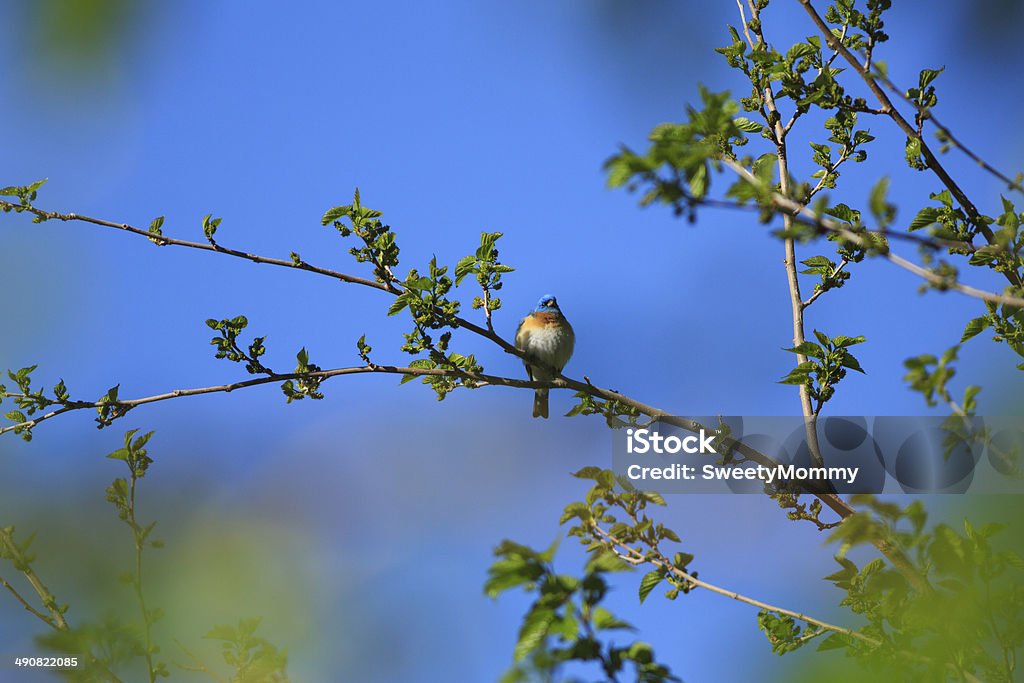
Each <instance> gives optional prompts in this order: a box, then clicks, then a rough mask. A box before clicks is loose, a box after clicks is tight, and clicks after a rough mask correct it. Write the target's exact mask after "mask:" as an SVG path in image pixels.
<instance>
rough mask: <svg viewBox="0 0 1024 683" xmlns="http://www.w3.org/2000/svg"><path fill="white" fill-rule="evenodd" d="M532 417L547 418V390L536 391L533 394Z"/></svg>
mask: <svg viewBox="0 0 1024 683" xmlns="http://www.w3.org/2000/svg"><path fill="white" fill-rule="evenodd" d="M533 416H534V417H543V418H547V416H548V390H547V389H537V390H536V391H534V392H533Z"/></svg>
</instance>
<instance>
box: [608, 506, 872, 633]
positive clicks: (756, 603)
mask: <svg viewBox="0 0 1024 683" xmlns="http://www.w3.org/2000/svg"><path fill="white" fill-rule="evenodd" d="M591 530H592V531H593V532H594V533H595V534H597V535H598V536H600V537H601V538H603V539H604V540H605V543H606V544H611V545H613V546H615V547H618V548H621V549H622V551H623V552H625V553H626V555H627V557H623V556H622V555H621V554H620V553H618V552H616V553H615V554H616V555H618V556H619V557H620V558H621V559H623V560H626V561H627V562H630V564H642V563H644V562H648V563H650V564H652V565H654V566H655V567H658V568H660V569H662V570H664V571H666V572H669V573H671V574H673V575H675V576H676V577H677V578H679V579H681V580H682V581H683V582H685V583H686V584H688V585H690V586H696V587H699V588H703V589H705V590H708V591H711V592H712V593H717V594H719V595H724V596H725V597H727V598H732V599H733V600H737V601H739V602H742V603H745V604H747V605H751V606H753V607H757V608H759V609H763V610H767V611H769V612H774V613H776V614H783V615H785V616H789V617H793V618H794V619H799V620H800V621H803V622H806V623H808V624H813V625H815V626H817V627H819V628H822V629H825V630H826V631H834V632H835V633H842V634H843V635H846V636H850V637H851V638H855V639H857V640H860V641H863V642H865V643H868V644H869V645H873V646H875V647H877V646H879V645H881V644H882V643H881V641H879V640H876V639H875V638H871V637H870V636H866V635H864V634H863V633H858V632H857V631H854V630H853V629H849V628H845V627H843V626H837V625H835V624H830V623H829V622H827V621H822V620H821V619H816V618H814V617H812V616H808V615H806V614H804V613H802V612H795V611H793V610H789V609H786V608H784V607H779V606H777V605H771V604H769V603H767V602H763V601H761V600H757V599H755V598H751V597H749V596H746V595H743V594H742V593H737V592H736V591H731V590H728V589H726V588H722V587H720V586H716V585H715V584H713V583H708V582H707V581H704V580H702V579H698V578H697V577H696V576H693V575H692V574H689V573H688V572H685V571H683V570H682V569H680V568H679V567H677V566H675V565H674V564H672V562H670V561H669V560H668V558H666V557H665V556H664V555H662V554H661V553H660V552H657V553H656V554H655V556H654V557H647V556H645V555H644V554H643V553H641V552H640V551H639V550H637V549H636V548H633V547H632V546H630V545H629V544H628V543H624V542H622V541H620V540H619V539H617V538H615V537H614V536H612V535H611V534H609V533H608V532H607V531H606V530H605V529H603V528H602V527H601V526H599V525H598V524H597V523H596V522H595V523H592V524H591Z"/></svg>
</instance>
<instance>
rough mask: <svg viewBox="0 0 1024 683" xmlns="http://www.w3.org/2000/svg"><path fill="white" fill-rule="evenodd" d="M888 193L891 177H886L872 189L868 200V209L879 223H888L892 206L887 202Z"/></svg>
mask: <svg viewBox="0 0 1024 683" xmlns="http://www.w3.org/2000/svg"><path fill="white" fill-rule="evenodd" d="M888 192H889V177H888V176H885V177H883V178H882V179H881V180H879V181H878V182H877V183H875V186H874V187H873V188H872V189H871V195H870V196H869V198H868V207H869V208H870V209H871V214H872V215H873V216H874V217H875V220H877V221H878V222H879V223H887V222H888V215H889V212H890V206H889V204H888V203H887V202H886V200H885V198H886V195H887V194H888Z"/></svg>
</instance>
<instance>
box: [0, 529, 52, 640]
mask: <svg viewBox="0 0 1024 683" xmlns="http://www.w3.org/2000/svg"><path fill="white" fill-rule="evenodd" d="M0 549H2V550H3V553H2V554H3V555H4V556H6V557H8V558H10V560H11V562H12V563H13V564H14V567H15V569H17V570H18V571H19V572H21V574H22V575H23V576H24V577H25V579H27V580H28V582H29V585H31V586H32V590H34V591H35V592H36V595H38V596H39V601H40V602H42V603H43V607H45V608H46V611H47V612H49V614H50V617H49V618H46V617H44V616H41V615H40V614H39V612H37V611H36V610H33V609H31V608H29V607H28V603H26V602H25V600H24V599H22V597H21V596H20V595H18V594H17V593H15V595H16V596H17V597H18V599H19V600H21V603H22V604H23V605H24V606H25V607H26V608H27V609H29V611H31V612H32V613H33V614H35V615H36V616H40V618H42V619H43V621H45V622H46V623H47V624H49V625H50V626H52V627H53V628H55V629H58V630H61V631H66V630H67V629H68V622H67V621H65V619H64V613H63V612H61V611H60V607H58V606H57V601H56V600H55V599H54V597H53V593H51V592H50V589H49V588H47V587H46V585H45V584H44V583H43V582H42V580H41V579H40V578H39V577H38V576H37V575H36V573H35V572H34V571H32V568H31V567H30V566H29V561H28V560H27V558H26V557H25V556H24V554H23V553H22V552H21V549H20V548H18V544H17V543H15V542H14V528H13V527H5V528H3V529H0ZM5 585H6V582H5ZM9 590H11V592H14V590H13V589H11V588H9Z"/></svg>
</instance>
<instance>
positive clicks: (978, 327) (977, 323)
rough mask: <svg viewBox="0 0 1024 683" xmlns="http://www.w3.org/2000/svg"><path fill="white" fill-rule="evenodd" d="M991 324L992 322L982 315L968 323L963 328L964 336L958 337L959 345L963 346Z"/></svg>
mask: <svg viewBox="0 0 1024 683" xmlns="http://www.w3.org/2000/svg"><path fill="white" fill-rule="evenodd" d="M991 324H992V321H991V320H990V319H989V318H988V316H984V315H983V316H980V317H977V318H974V319H972V320H970V321H968V323H967V327H965V328H964V334H963V336H962V337H960V343H961V344H963V343H964V342H965V341H967V340H968V339H971V338H972V337H976V336H978V335H979V334H981V333H982V332H983V331H984V330H985V329H986V328H987V327H989V326H990V325H991Z"/></svg>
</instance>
